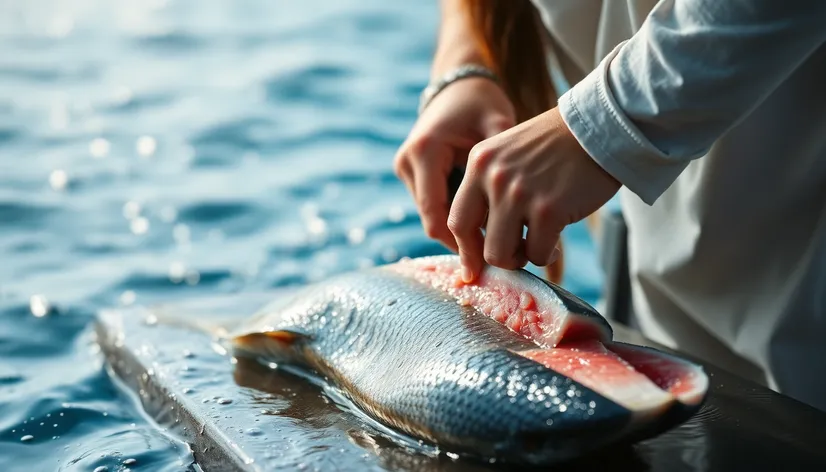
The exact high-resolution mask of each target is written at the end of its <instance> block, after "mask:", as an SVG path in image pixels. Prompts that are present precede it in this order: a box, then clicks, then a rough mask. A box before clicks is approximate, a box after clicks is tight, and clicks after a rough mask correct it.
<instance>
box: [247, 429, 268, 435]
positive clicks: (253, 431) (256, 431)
mask: <svg viewBox="0 0 826 472" xmlns="http://www.w3.org/2000/svg"><path fill="white" fill-rule="evenodd" d="M246 433H247V434H249V435H250V436H261V435H262V434H264V432H263V431H261V430H260V429H258V428H249V429H248V430H247V431H246Z"/></svg>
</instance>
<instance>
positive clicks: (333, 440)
mask: <svg viewBox="0 0 826 472" xmlns="http://www.w3.org/2000/svg"><path fill="white" fill-rule="evenodd" d="M274 296H278V293H271V294H266V295H264V294H256V295H245V296H230V297H219V298H212V299H208V300H199V301H198V302H192V303H182V304H179V305H166V306H163V307H159V308H156V309H152V310H149V309H143V308H133V309H130V310H125V311H114V312H109V313H107V314H106V315H105V316H104V317H103V318H102V319H103V320H104V322H102V323H100V324H99V327H98V328H99V329H98V333H99V336H100V339H101V342H102V345H103V348H104V353H105V356H106V358H107V359H108V360H109V362H110V364H111V365H112V367H113V369H114V371H115V372H117V373H118V375H120V376H121V377H122V378H123V379H124V381H125V384H126V385H129V388H130V389H131V390H132V391H134V392H136V394H137V396H138V397H139V398H140V400H141V402H142V404H143V405H144V406H145V408H146V409H147V411H148V412H150V414H151V415H152V416H153V417H154V418H155V419H156V421H157V422H158V423H159V425H160V426H161V427H162V428H163V429H164V430H165V431H167V432H168V433H171V434H172V435H174V436H176V437H180V438H182V439H184V440H186V441H187V442H189V443H190V444H192V445H193V454H194V457H195V459H196V460H197V461H198V463H199V464H200V465H201V466H202V467H204V469H205V470H207V471H209V470H231V469H234V470H283V469H299V470H319V471H324V470H391V471H413V470H424V471H477V470H479V471H481V470H513V466H510V465H508V466H503V465H501V464H496V463H493V464H490V463H482V462H478V461H472V460H468V459H464V458H462V459H453V458H451V457H449V456H448V455H446V454H444V453H442V454H439V455H436V456H432V455H428V454H427V453H424V452H421V451H419V450H418V449H416V448H407V447H402V446H400V445H398V444H397V443H395V442H392V441H390V440H388V439H387V438H386V437H384V436H383V435H382V434H381V433H380V432H379V431H378V430H377V429H374V428H373V427H372V426H371V425H370V424H368V423H365V422H363V421H361V420H360V419H359V418H358V417H357V416H356V415H354V414H352V413H351V412H349V411H347V410H346V408H342V407H341V406H339V405H337V404H336V402H335V401H334V399H331V398H330V397H329V396H328V395H327V394H325V393H324V392H323V391H322V390H321V389H320V388H319V387H317V386H315V385H313V384H312V383H310V382H308V381H306V380H304V379H302V378H299V377H296V376H294V375H292V374H290V373H289V372H284V371H283V370H282V369H280V368H271V367H269V366H264V365H262V364H259V363H256V362H251V361H248V360H242V359H238V360H234V359H232V358H231V357H230V356H228V355H227V354H226V352H225V351H224V350H223V349H222V348H221V347H220V346H218V345H216V344H215V343H213V342H212V340H211V338H210V336H208V335H206V334H204V333H202V332H198V331H196V330H192V329H188V328H186V327H182V326H170V325H167V324H166V323H165V321H164V320H165V319H166V318H168V317H169V316H173V317H175V318H189V319H198V320H201V321H202V322H203V321H209V320H216V319H220V320H226V319H231V318H233V317H236V315H235V314H236V313H251V312H252V311H254V310H255V309H257V308H258V307H260V306H262V305H264V304H265V303H266V302H267V301H269V300H270V299H271V298H272V297H274ZM147 319H148V320H149V321H150V322H149V323H147ZM158 320H160V321H158ZM615 339H617V340H620V341H625V342H631V343H639V344H650V343H645V342H644V340H643V339H641V338H640V337H639V336H638V335H637V334H636V333H634V332H630V331H628V330H625V329H623V328H622V327H621V326H617V327H615ZM706 369H707V372H708V373H709V374H710V380H711V393H710V396H709V399H708V401H707V403H706V404H705V406H704V407H703V409H702V410H701V411H700V412H699V413H698V414H697V415H696V416H695V417H694V418H692V419H691V420H689V421H688V422H687V423H685V424H683V425H682V426H680V427H678V428H676V429H674V430H671V431H669V432H667V433H665V434H662V435H660V436H658V437H655V438H653V439H650V440H647V441H644V442H642V443H639V444H636V445H626V446H619V447H616V448H613V449H611V450H607V451H604V452H602V453H600V454H597V455H594V456H591V457H588V458H586V459H584V460H582V461H578V462H576V463H568V464H563V465H560V466H556V467H553V470H607V469H608V466H609V465H610V470H641V471H642V470H652V471H653V470H663V471H668V472H674V471H681V470H686V471H718V470H719V471H728V470H771V469H779V470H823V469H824V468H826V448H824V447H823V446H824V444H826V429H825V428H824V427H823V425H824V424H826V414H823V413H821V412H819V411H816V410H814V409H812V408H810V407H807V406H805V405H803V404H801V403H799V402H797V401H794V400H791V399H788V398H786V397H783V396H781V395H778V394H776V393H773V392H771V391H769V390H766V389H765V388H763V387H760V386H757V385H753V384H750V383H747V382H745V381H743V380H740V379H739V378H737V377H734V376H732V375H730V374H727V373H726V372H722V371H719V370H717V369H714V368H712V367H706ZM230 465H231V467H230Z"/></svg>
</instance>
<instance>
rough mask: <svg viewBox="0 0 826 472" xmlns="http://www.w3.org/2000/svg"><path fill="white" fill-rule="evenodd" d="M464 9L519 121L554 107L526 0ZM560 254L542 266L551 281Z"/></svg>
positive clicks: (475, 2)
mask: <svg viewBox="0 0 826 472" xmlns="http://www.w3.org/2000/svg"><path fill="white" fill-rule="evenodd" d="M463 8H464V11H465V12H466V13H467V14H468V16H469V17H470V20H471V27H472V28H473V35H474V37H475V40H476V43H477V46H478V47H479V50H480V51H482V58H483V60H484V61H485V65H486V66H487V67H489V68H491V69H492V70H493V71H494V72H496V74H497V75H498V76H499V78H500V80H501V83H502V87H503V88H504V89H505V93H507V95H508V98H510V100H511V102H513V105H514V108H515V109H516V120H517V122H522V121H526V120H529V119H531V118H533V117H534V116H536V115H538V114H540V113H543V112H545V111H548V110H549V109H551V108H553V107H555V106H556V102H557V98H558V96H557V93H556V91H555V90H554V88H553V84H552V83H551V78H550V74H549V73H548V63H547V56H546V47H549V45H548V44H547V43H546V40H545V38H546V37H547V36H546V35H545V28H544V26H543V24H542V22H541V20H540V18H539V14H538V12H537V11H536V8H534V6H533V4H532V3H531V2H530V0H464V2H463ZM560 242H561V241H560ZM563 255H564V252H561V253H560V255H559V259H557V261H556V262H555V263H554V264H552V265H550V266H548V267H546V268H545V276H546V277H547V279H548V280H549V281H551V282H554V283H561V282H562V275H563V271H564V266H565V262H564V257H563Z"/></svg>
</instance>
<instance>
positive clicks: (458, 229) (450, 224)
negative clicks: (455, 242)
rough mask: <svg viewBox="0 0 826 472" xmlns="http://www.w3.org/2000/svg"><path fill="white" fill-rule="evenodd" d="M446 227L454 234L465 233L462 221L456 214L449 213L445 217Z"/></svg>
mask: <svg viewBox="0 0 826 472" xmlns="http://www.w3.org/2000/svg"><path fill="white" fill-rule="evenodd" d="M447 229H449V230H450V232H451V233H453V234H454V235H462V234H464V233H465V230H466V229H465V224H464V222H463V221H462V220H461V219H460V218H459V217H458V216H456V215H453V214H451V215H450V216H448V218H447Z"/></svg>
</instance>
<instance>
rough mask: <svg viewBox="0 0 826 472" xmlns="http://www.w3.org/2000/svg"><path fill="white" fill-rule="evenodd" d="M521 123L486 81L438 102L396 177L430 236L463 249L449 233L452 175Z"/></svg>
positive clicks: (421, 122)
mask: <svg viewBox="0 0 826 472" xmlns="http://www.w3.org/2000/svg"><path fill="white" fill-rule="evenodd" d="M515 123H516V114H515V111H514V108H513V105H512V104H511V101H510V100H509V99H508V97H507V95H506V94H505V92H504V91H503V90H502V89H501V88H500V87H499V86H498V85H497V84H496V83H495V82H493V81H491V80H489V79H486V78H480V77H473V78H466V79H462V80H459V81H457V82H455V83H453V84H451V85H449V86H448V87H446V88H445V89H444V90H443V91H442V92H441V93H439V94H438V95H436V96H435V97H434V98H433V100H432V101H431V102H430V104H429V105H428V106H427V108H425V110H424V112H422V114H421V116H420V117H419V119H418V121H417V122H416V124H415V126H414V127H413V129H412V130H411V132H410V134H409V136H408V137H407V140H405V142H404V143H403V144H402V146H401V148H400V149H399V151H398V153H397V154H396V157H395V160H394V170H395V172H396V175H397V176H398V177H399V178H400V179H401V180H402V181H403V182H404V183H405V185H406V186H407V189H408V191H410V193H411V194H412V195H413V198H414V200H415V201H416V206H417V208H418V211H419V215H420V217H421V220H422V226H423V227H424V231H425V234H427V235H428V236H429V237H431V238H434V239H436V240H438V241H440V242H441V243H442V244H444V245H445V246H447V247H448V248H450V249H452V250H454V251H457V250H458V246H457V245H456V240H455V239H454V237H453V234H452V233H451V232H450V231H449V230H448V228H447V216H448V211H449V209H450V202H449V201H448V194H447V181H448V174H449V173H450V172H451V170H453V168H454V167H464V166H465V165H466V163H467V156H468V153H469V152H470V150H471V149H472V148H473V146H475V145H476V144H477V143H479V142H480V141H482V140H484V139H487V138H490V137H491V136H494V135H496V134H497V133H499V132H501V131H504V130H506V129H508V128H510V127H512V126H513V125H514V124H515Z"/></svg>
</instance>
